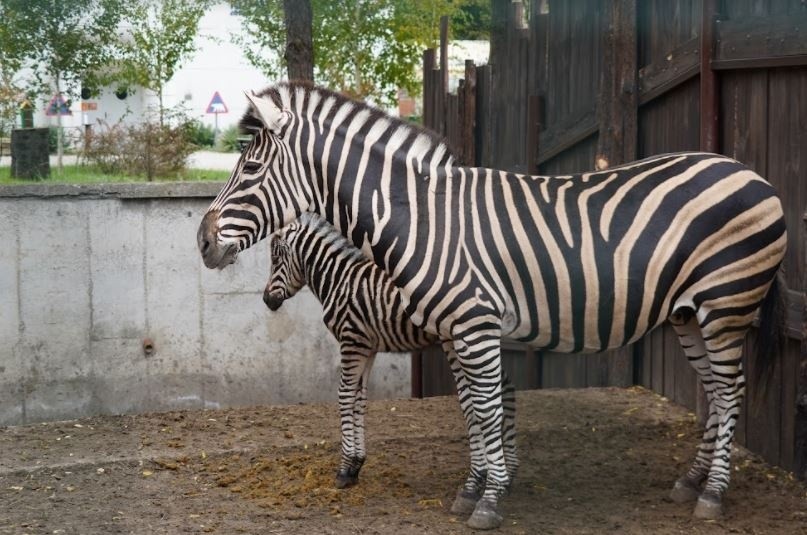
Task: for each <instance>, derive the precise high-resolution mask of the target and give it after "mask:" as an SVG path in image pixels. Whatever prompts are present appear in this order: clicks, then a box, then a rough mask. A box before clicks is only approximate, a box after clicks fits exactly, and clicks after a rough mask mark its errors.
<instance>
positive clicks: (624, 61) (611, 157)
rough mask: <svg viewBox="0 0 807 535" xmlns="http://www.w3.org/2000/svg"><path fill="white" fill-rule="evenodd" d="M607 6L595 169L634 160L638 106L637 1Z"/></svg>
mask: <svg viewBox="0 0 807 535" xmlns="http://www.w3.org/2000/svg"><path fill="white" fill-rule="evenodd" d="M607 5H608V7H607V8H605V21H604V23H605V32H604V43H603V63H602V70H601V71H600V73H601V74H600V94H599V102H598V103H597V104H598V105H597V113H598V116H599V130H600V135H599V139H598V142H597V162H596V166H597V168H607V167H612V166H614V165H617V164H620V163H624V162H629V161H632V160H635V159H636V140H637V126H636V125H637V115H638V105H639V98H638V84H637V75H638V72H639V71H638V68H637V63H636V62H637V59H636V0H614V1H613V2H610V3H609V4H607Z"/></svg>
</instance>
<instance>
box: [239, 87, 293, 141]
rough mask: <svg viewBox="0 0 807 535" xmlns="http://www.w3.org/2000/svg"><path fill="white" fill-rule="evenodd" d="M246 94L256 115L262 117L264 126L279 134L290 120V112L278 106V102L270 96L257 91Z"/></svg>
mask: <svg viewBox="0 0 807 535" xmlns="http://www.w3.org/2000/svg"><path fill="white" fill-rule="evenodd" d="M244 94H245V95H246V96H247V100H249V103H250V104H251V105H252V108H253V111H254V112H255V116H256V117H257V118H258V119H260V121H261V122H262V123H263V126H264V127H266V128H267V129H268V130H269V131H270V132H272V133H273V134H279V133H280V130H281V129H282V128H283V126H284V125H285V124H286V122H288V120H289V117H288V113H286V112H284V111H283V110H281V109H280V108H278V107H277V104H275V102H274V101H273V100H272V99H271V98H270V97H268V96H260V95H256V94H255V92H254V91H253V92H251V93H247V92H246V91H245V92H244Z"/></svg>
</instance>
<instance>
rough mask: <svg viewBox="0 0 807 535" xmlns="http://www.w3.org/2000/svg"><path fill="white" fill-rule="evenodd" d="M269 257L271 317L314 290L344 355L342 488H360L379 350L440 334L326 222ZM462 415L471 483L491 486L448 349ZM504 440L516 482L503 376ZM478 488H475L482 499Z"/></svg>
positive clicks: (300, 225) (510, 405)
mask: <svg viewBox="0 0 807 535" xmlns="http://www.w3.org/2000/svg"><path fill="white" fill-rule="evenodd" d="M270 253H271V259H272V274H271V276H270V277H269V280H268V282H267V283H266V288H265V291H264V297H263V299H264V301H265V302H266V305H267V306H268V307H269V308H270V309H271V310H277V309H278V308H280V306H281V305H282V304H283V302H284V301H285V300H287V299H289V298H291V297H293V296H294V295H295V294H296V293H297V292H298V291H299V290H300V289H301V288H302V287H303V286H305V285H308V287H309V288H310V289H311V291H312V293H313V294H314V296H315V297H316V298H317V299H318V300H319V301H320V303H322V307H323V321H324V322H325V325H326V326H327V327H328V330H330V331H331V333H332V334H333V335H334V337H335V338H336V340H337V341H338V342H339V346H340V351H341V355H342V361H341V370H342V373H341V380H340V382H339V416H340V420H341V432H342V457H341V463H340V466H339V471H338V473H337V476H336V485H337V487H340V488H342V487H345V486H348V485H352V484H354V483H356V482H357V480H358V475H359V470H360V469H361V467H362V465H363V464H364V461H365V458H366V447H365V439H364V414H365V408H366V400H367V381H368V377H369V374H370V369H371V367H372V364H373V359H374V358H375V355H376V353H377V352H379V351H391V352H399V351H411V350H415V349H421V348H425V347H428V346H430V345H433V344H435V343H437V342H438V338H437V337H436V336H434V335H430V334H427V333H426V332H424V331H422V330H421V329H419V328H417V327H416V326H415V325H414V324H412V322H411V321H410V320H409V318H408V317H407V316H406V313H405V312H404V309H403V303H402V301H401V295H400V291H399V290H398V288H396V287H395V285H393V284H392V282H391V281H390V280H389V277H388V276H387V274H386V273H385V272H384V271H382V270H381V269H380V268H378V267H377V266H376V265H375V264H373V263H372V262H370V261H369V260H367V259H366V258H364V256H362V254H361V252H360V251H359V250H357V249H356V248H355V247H354V246H353V245H352V244H350V243H349V242H348V241H347V240H346V239H345V238H344V237H343V236H342V235H341V234H339V233H338V232H336V230H335V229H334V228H333V227H331V226H330V225H329V224H328V223H327V222H326V221H325V220H323V219H322V218H320V217H319V216H316V215H313V214H303V215H302V216H300V218H299V219H298V220H297V221H295V222H293V223H291V224H290V225H288V226H286V227H285V228H283V229H282V230H280V231H278V232H276V233H274V234H273V235H272V237H271V244H270ZM446 350H447V351H446V356H447V358H448V360H449V365H450V367H451V370H452V373H453V374H454V379H455V381H456V384H457V393H458V397H459V400H460V406H461V408H462V413H463V416H464V417H465V420H466V426H467V429H468V433H469V439H470V443H471V476H470V478H469V480H470V481H471V483H472V484H473V485H475V486H479V485H483V484H484V471H485V461H484V450H483V447H482V446H483V443H482V437H481V436H480V433H479V429H478V425H477V424H476V422H475V420H474V415H473V407H472V406H471V399H470V396H469V394H468V380H467V378H466V377H465V376H464V373H463V371H462V369H461V368H460V366H459V363H458V362H457V359H456V356H455V355H454V353H453V348H452V347H451V344H450V343H449V344H447V346H446ZM503 380H504V387H503V403H504V413H505V421H504V428H503V429H502V435H503V438H504V447H505V456H506V464H507V470H508V473H509V475H510V476H511V477H512V476H514V475H515V472H516V470H517V468H518V459H517V455H516V444H515V390H514V389H513V387H512V385H511V384H510V382H509V380H508V379H507V377H506V375H503ZM479 490H480V489H479V488H476V487H475V488H474V492H478V491H479Z"/></svg>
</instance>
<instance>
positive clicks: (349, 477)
mask: <svg viewBox="0 0 807 535" xmlns="http://www.w3.org/2000/svg"><path fill="white" fill-rule="evenodd" d="M358 482H359V474H358V473H350V472H348V471H347V470H340V471H339V472H338V473H337V474H336V480H335V481H334V485H335V486H336V488H337V489H346V488H348V487H352V486H353V485H355V484H357V483H358Z"/></svg>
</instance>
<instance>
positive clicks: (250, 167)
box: [242, 161, 261, 174]
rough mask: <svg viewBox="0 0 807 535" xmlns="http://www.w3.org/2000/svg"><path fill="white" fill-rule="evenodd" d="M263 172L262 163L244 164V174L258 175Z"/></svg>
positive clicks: (251, 162)
mask: <svg viewBox="0 0 807 535" xmlns="http://www.w3.org/2000/svg"><path fill="white" fill-rule="evenodd" d="M260 170H261V162H254V161H248V162H246V163H245V164H244V167H243V168H242V171H243V172H244V173H250V174H251V173H257V172H258V171H260Z"/></svg>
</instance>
